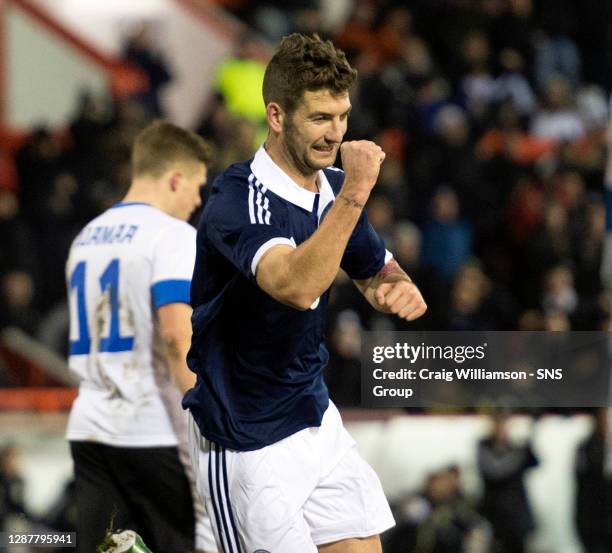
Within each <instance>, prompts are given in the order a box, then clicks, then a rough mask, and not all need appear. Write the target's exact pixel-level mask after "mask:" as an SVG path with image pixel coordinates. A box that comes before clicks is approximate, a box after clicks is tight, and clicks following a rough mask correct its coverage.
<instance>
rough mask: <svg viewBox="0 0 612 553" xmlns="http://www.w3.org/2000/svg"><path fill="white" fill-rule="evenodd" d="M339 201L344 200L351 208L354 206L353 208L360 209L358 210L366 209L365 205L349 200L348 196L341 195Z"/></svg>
mask: <svg viewBox="0 0 612 553" xmlns="http://www.w3.org/2000/svg"><path fill="white" fill-rule="evenodd" d="M338 199H339V200H343V201H344V203H345V204H346V205H350V206H352V207H356V208H358V209H363V207H364V206H363V204H360V203H359V202H358V201H356V200H353V199H351V198H347V197H346V196H344V195H343V194H340V195H339V196H338Z"/></svg>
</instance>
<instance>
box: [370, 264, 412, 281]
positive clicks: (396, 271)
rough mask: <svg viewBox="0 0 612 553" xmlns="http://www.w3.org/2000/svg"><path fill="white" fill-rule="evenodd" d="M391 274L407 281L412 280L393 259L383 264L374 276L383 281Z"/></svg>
mask: <svg viewBox="0 0 612 553" xmlns="http://www.w3.org/2000/svg"><path fill="white" fill-rule="evenodd" d="M391 275H397V276H400V277H402V278H404V279H406V280H407V281H409V282H412V279H411V278H410V277H409V276H408V275H407V274H406V272H405V271H404V269H402V268H401V267H400V266H399V263H398V262H397V261H395V259H391V260H389V261H388V262H387V263H386V264H385V265H384V266H383V268H382V269H381V270H380V271H378V274H377V275H376V276H377V277H378V279H379V281H380V282H384V281H385V280H386V279H387V278H388V277H389V276H391Z"/></svg>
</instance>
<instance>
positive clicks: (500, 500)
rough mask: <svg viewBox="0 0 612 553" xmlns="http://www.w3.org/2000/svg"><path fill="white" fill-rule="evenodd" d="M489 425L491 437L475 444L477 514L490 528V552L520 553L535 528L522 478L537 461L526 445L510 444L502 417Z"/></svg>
mask: <svg viewBox="0 0 612 553" xmlns="http://www.w3.org/2000/svg"><path fill="white" fill-rule="evenodd" d="M491 422H492V425H493V427H492V430H491V434H490V436H489V437H487V438H485V439H484V440H482V441H481V442H480V443H479V444H478V452H477V458H478V470H479V472H480V475H481V477H482V479H483V483H484V493H483V498H482V504H481V509H480V512H481V513H482V514H483V515H484V516H485V518H486V519H487V520H489V521H490V522H491V525H492V526H493V535H494V538H495V547H494V548H492V549H491V551H492V552H495V553H523V552H524V551H526V540H527V537H528V536H529V533H530V532H531V531H532V530H533V529H534V521H533V515H532V513H531V508H530V506H529V501H528V499H527V491H526V488H525V482H524V476H525V473H526V471H527V470H528V469H530V468H533V467H535V466H537V465H538V460H537V458H536V456H535V454H534V453H533V451H532V449H531V444H530V443H529V442H527V443H526V444H524V445H520V446H519V445H516V444H514V443H512V441H511V439H510V436H509V434H508V420H507V417H506V416H505V415H503V414H501V415H496V416H495V417H494V418H493V420H492V421H491Z"/></svg>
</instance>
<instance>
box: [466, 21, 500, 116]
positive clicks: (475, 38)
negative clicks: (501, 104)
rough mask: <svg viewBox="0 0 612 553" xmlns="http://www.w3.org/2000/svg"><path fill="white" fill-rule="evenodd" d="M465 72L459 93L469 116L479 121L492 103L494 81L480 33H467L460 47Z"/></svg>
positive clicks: (487, 47) (488, 51) (487, 45)
mask: <svg viewBox="0 0 612 553" xmlns="http://www.w3.org/2000/svg"><path fill="white" fill-rule="evenodd" d="M461 51H462V57H463V60H462V61H463V64H464V65H465V72H464V75H463V77H462V80H461V92H462V93H463V94H464V96H465V104H466V107H467V108H468V111H469V112H470V114H471V116H472V117H473V118H474V119H476V120H480V119H482V117H484V115H485V113H486V111H487V108H488V106H489V104H490V102H491V101H492V98H493V92H494V79H493V76H492V74H491V67H490V56H491V51H490V46H489V41H488V39H487V36H486V35H485V34H484V33H483V32H481V31H472V32H471V33H468V34H467V35H466V37H465V38H464V40H463V44H462V46H461Z"/></svg>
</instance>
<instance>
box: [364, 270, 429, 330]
mask: <svg viewBox="0 0 612 553" xmlns="http://www.w3.org/2000/svg"><path fill="white" fill-rule="evenodd" d="M374 298H375V299H376V301H377V302H378V305H379V306H380V307H381V310H384V311H387V312H388V313H393V314H394V315H397V316H398V317H399V318H400V319H406V320H407V321H414V319H418V318H419V317H420V316H421V315H423V314H424V313H425V311H427V305H426V304H425V301H424V300H423V296H421V292H420V291H419V289H418V288H417V287H416V285H415V284H414V283H413V282H409V281H408V280H398V281H396V282H385V283H383V284H380V285H379V286H378V288H376V290H375V291H374Z"/></svg>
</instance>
